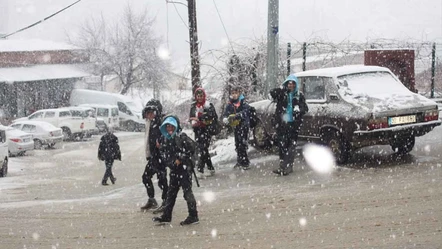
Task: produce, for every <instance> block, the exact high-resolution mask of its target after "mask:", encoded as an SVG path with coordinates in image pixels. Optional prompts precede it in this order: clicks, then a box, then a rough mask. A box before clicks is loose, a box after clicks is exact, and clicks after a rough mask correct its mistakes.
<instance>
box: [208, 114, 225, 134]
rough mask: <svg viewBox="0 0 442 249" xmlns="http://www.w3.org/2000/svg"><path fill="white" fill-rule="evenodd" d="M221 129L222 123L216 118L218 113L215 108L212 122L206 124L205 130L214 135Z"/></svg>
mask: <svg viewBox="0 0 442 249" xmlns="http://www.w3.org/2000/svg"><path fill="white" fill-rule="evenodd" d="M214 110H215V108H214ZM221 129H222V125H221V123H220V122H219V120H218V114H216V110H215V117H214V119H213V121H212V123H210V125H208V126H207V131H208V133H209V135H210V136H216V135H218V134H219V133H220V132H221Z"/></svg>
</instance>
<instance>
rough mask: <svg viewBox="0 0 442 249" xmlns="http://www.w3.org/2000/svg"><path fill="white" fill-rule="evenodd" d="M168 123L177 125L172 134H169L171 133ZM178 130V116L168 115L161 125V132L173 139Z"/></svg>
mask: <svg viewBox="0 0 442 249" xmlns="http://www.w3.org/2000/svg"><path fill="white" fill-rule="evenodd" d="M168 124H170V125H173V126H174V127H175V131H174V132H173V134H172V135H169V133H167V130H166V125H168ZM178 130H179V121H178V120H177V118H175V117H173V116H167V117H166V118H165V119H164V121H163V123H162V124H161V126H160V131H161V134H163V136H164V137H166V138H167V139H171V138H173V137H175V135H176V134H177V132H178Z"/></svg>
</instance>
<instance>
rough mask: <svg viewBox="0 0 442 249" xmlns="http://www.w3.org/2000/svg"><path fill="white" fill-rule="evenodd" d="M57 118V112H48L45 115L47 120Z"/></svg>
mask: <svg viewBox="0 0 442 249" xmlns="http://www.w3.org/2000/svg"><path fill="white" fill-rule="evenodd" d="M53 117H55V112H46V113H45V118H53Z"/></svg>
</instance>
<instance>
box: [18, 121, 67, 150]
mask: <svg viewBox="0 0 442 249" xmlns="http://www.w3.org/2000/svg"><path fill="white" fill-rule="evenodd" d="M10 126H11V127H13V128H16V129H19V130H22V131H24V132H27V133H31V134H32V136H33V138H34V148H35V149H41V148H42V147H43V145H47V146H48V147H54V145H55V144H56V143H60V142H62V141H63V131H62V129H61V128H57V127H55V126H54V125H52V124H50V123H47V122H43V121H17V122H15V123H13V124H12V125H10Z"/></svg>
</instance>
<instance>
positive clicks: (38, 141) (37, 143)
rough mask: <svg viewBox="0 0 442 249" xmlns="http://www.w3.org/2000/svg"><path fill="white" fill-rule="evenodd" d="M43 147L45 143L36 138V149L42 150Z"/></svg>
mask: <svg viewBox="0 0 442 249" xmlns="http://www.w3.org/2000/svg"><path fill="white" fill-rule="evenodd" d="M41 148H43V143H42V142H41V141H40V140H38V139H34V149H36V150H41Z"/></svg>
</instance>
